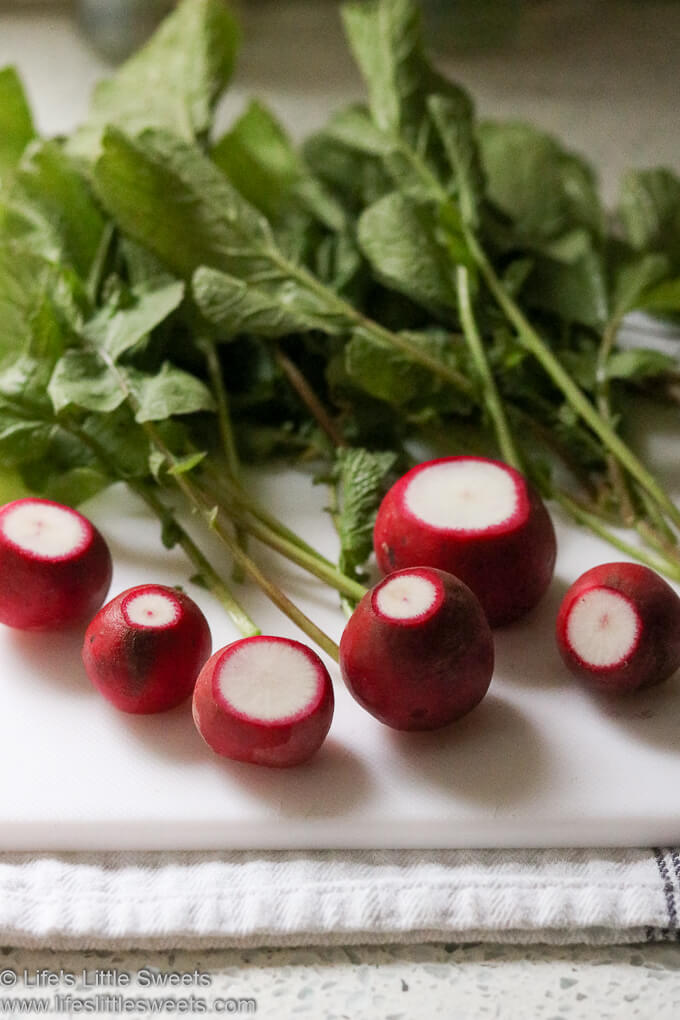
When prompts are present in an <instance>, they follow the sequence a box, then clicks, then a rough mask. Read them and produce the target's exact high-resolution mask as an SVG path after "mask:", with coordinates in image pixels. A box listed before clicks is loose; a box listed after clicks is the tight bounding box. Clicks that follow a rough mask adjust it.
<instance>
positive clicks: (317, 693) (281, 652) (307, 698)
mask: <svg viewBox="0 0 680 1020" xmlns="http://www.w3.org/2000/svg"><path fill="white" fill-rule="evenodd" d="M334 704H335V699H334V695H333V684H332V682H331V678H330V675H329V673H328V670H327V669H326V667H325V666H324V664H323V662H322V661H321V659H320V658H319V656H318V655H317V654H316V652H314V651H312V649H311V648H308V647H307V646H306V645H304V644H302V643H301V642H299V641H293V640H290V639H288V638H280V637H272V636H270V635H257V636H255V637H248V638H243V639H241V640H240V641H234V642H233V643H232V644H230V645H227V646H226V647H225V648H221V649H219V651H217V652H215V654H214V655H213V656H212V657H211V658H210V659H209V660H208V661H207V662H206V664H205V666H204V667H203V669H202V670H201V673H200V676H199V677H198V680H197V682H196V688H195V690H194V697H193V717H194V722H195V724H196V728H197V729H198V732H199V733H200V735H201V736H202V737H203V740H204V741H205V742H206V744H208V746H209V747H210V748H211V749H212V750H213V751H214V752H215V753H216V754H218V755H221V756H222V757H224V758H231V759H232V760H234V761H241V762H249V763H251V764H253V765H266V766H270V767H272V768H288V767H290V766H293V765H300V764H302V763H303V762H305V761H308V759H309V758H311V757H312V756H313V755H314V754H315V753H316V752H317V751H318V750H319V748H320V747H321V745H322V744H323V742H324V740H325V739H326V735H327V734H328V730H329V729H330V725H331V721H332V718H333V710H334Z"/></svg>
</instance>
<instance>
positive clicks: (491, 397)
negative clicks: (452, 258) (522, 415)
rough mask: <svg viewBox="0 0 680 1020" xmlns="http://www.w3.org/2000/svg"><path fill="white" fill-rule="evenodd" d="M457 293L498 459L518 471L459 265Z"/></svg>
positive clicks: (464, 271)
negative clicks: (491, 424) (491, 426)
mask: <svg viewBox="0 0 680 1020" xmlns="http://www.w3.org/2000/svg"><path fill="white" fill-rule="evenodd" d="M456 290H457V293H458V305H459V312H460V321H461V323H462V326H463V334H464V336H465V339H466V341H467V344H468V348H469V350H470V354H471V355H472V360H473V361H474V364H475V368H476V370H477V375H478V376H479V381H480V383H481V386H482V390H483V392H484V398H485V401H486V407H487V410H488V412H489V417H490V418H491V421H492V422H493V426H494V430H495V433H496V439H497V441H498V446H499V449H500V452H501V457H502V458H503V460H504V461H505V462H506V464H510V466H511V467H514V468H516V469H517V470H518V471H521V470H522V462H521V458H520V456H519V453H518V452H517V448H516V446H515V443H514V440H513V438H512V433H511V431H510V426H509V424H508V419H507V417H506V415H505V411H504V410H503V404H502V402H501V399H500V396H499V393H498V388H497V386H496V381H495V379H494V377H493V374H492V372H491V369H490V368H489V362H488V361H487V358H486V354H485V352H484V346H483V344H482V338H481V336H480V335H479V330H478V329H477V322H476V320H475V315H474V311H473V309H472V299H471V296H470V273H469V271H468V270H467V269H466V267H465V266H458V268H457V269H456Z"/></svg>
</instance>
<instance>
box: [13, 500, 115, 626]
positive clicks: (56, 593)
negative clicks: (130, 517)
mask: <svg viewBox="0 0 680 1020" xmlns="http://www.w3.org/2000/svg"><path fill="white" fill-rule="evenodd" d="M111 573H112V565H111V553H110V552H109V547H108V546H107V544H106V542H105V541H104V539H103V538H102V536H101V534H100V533H99V531H98V530H97V529H96V528H95V527H94V525H93V524H92V523H91V522H90V521H88V519H87V518H86V517H83V515H82V514H80V513H78V511H77V510H73V509H72V508H71V507H68V506H62V505H61V504H60V503H55V502H53V501H52V500H49V499H36V498H33V497H28V498H26V499H17V500H15V501H14V502H13V503H7V504H6V505H5V506H3V507H2V508H1V509H0V577H2V583H1V584H0V623H5V624H7V625H8V626H9V627H16V628H18V629H20V630H56V629H58V628H60V627H67V626H71V625H73V624H75V623H78V622H80V621H81V620H86V619H88V617H90V616H92V614H93V613H96V611H97V610H98V609H99V607H100V606H101V604H102V602H103V601H104V599H105V597H106V593H107V591H108V590H109V585H110V584H111Z"/></svg>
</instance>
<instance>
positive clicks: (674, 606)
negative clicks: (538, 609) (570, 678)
mask: <svg viewBox="0 0 680 1020" xmlns="http://www.w3.org/2000/svg"><path fill="white" fill-rule="evenodd" d="M557 644H558V647H559V650H560V654H561V655H562V658H563V659H564V661H565V663H566V665H567V667H568V668H569V670H571V672H572V673H573V674H574V676H577V677H579V679H581V680H584V681H586V682H587V683H588V684H590V685H591V686H593V687H596V688H598V689H599V690H601V691H608V692H610V693H613V694H622V693H625V692H626V691H634V690H637V688H639V687H649V686H651V685H652V684H657V683H660V682H661V681H662V680H666V679H668V677H669V676H670V675H671V674H672V673H674V672H675V670H676V669H677V668H678V667H679V666H680V598H678V596H677V595H676V593H675V592H674V591H673V589H672V588H671V586H670V585H669V584H666V582H665V581H664V580H663V578H661V577H659V575H658V574H655V573H654V571H653V570H650V569H649V567H644V566H642V565H641V564H638V563H604V564H601V565H600V566H597V567H593V568H592V569H591V570H586V572H585V574H582V575H581V576H580V577H579V578H578V580H577V581H575V582H574V584H572V586H571V588H570V589H569V591H568V592H567V594H566V595H565V596H564V599H563V600H562V604H561V606H560V610H559V613H558V615H557Z"/></svg>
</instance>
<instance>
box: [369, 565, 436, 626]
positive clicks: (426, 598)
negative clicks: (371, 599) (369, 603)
mask: <svg viewBox="0 0 680 1020" xmlns="http://www.w3.org/2000/svg"><path fill="white" fill-rule="evenodd" d="M440 601H441V592H440V591H439V590H438V589H437V586H436V585H435V584H433V583H432V581H429V580H428V579H427V578H426V577H422V576H421V575H420V574H399V575H398V576H397V577H393V578H388V580H387V581H386V582H385V583H384V584H383V585H382V586H381V587H380V588H379V589H378V591H377V592H376V596H375V603H376V608H377V610H378V612H379V613H381V615H382V616H385V617H387V618H388V619H390V620H413V619H417V618H418V617H421V616H423V615H424V614H425V613H427V611H428V610H429V609H431V608H432V607H433V606H435V605H436V604H437V603H438V602H440Z"/></svg>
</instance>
